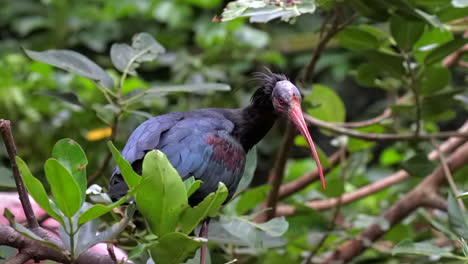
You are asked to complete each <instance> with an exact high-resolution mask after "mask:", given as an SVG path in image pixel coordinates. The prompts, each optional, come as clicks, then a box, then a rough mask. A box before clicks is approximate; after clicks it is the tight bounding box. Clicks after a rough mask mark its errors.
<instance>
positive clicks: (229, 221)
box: [219, 215, 288, 248]
mask: <svg viewBox="0 0 468 264" xmlns="http://www.w3.org/2000/svg"><path fill="white" fill-rule="evenodd" d="M219 221H220V222H219V223H220V225H221V226H222V227H223V229H225V230H226V231H228V232H229V233H230V234H231V235H232V236H234V237H236V238H238V239H240V240H241V241H243V242H244V243H247V244H248V245H250V246H252V247H257V248H262V247H264V246H265V244H266V243H268V242H267V241H265V239H271V238H276V237H279V236H281V235H283V234H284V233H285V232H286V231H287V230H288V222H287V221H286V219H285V218H284V217H277V218H273V219H271V220H270V221H268V222H265V223H255V222H252V221H250V220H248V219H247V218H245V217H238V216H225V215H222V216H221V218H220V220H219Z"/></svg>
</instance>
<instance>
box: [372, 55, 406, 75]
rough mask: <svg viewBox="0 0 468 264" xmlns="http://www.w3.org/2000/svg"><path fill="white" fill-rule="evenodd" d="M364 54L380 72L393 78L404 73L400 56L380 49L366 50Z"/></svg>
mask: <svg viewBox="0 0 468 264" xmlns="http://www.w3.org/2000/svg"><path fill="white" fill-rule="evenodd" d="M365 55H366V57H367V58H368V59H369V62H370V63H371V64H372V65H374V66H375V67H376V68H377V69H378V71H379V73H380V74H385V75H388V76H392V77H395V78H401V76H402V75H404V74H405V68H404V67H403V58H402V57H401V56H398V55H394V54H387V53H383V52H380V51H367V52H366V53H365Z"/></svg>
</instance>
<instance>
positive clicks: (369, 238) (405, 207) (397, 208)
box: [323, 143, 468, 263]
mask: <svg viewBox="0 0 468 264" xmlns="http://www.w3.org/2000/svg"><path fill="white" fill-rule="evenodd" d="M467 163H468V143H465V144H464V145H462V146H461V147H460V148H458V149H457V150H456V151H455V152H454V153H453V154H452V155H450V157H449V158H448V160H447V165H448V167H449V168H450V171H452V172H453V171H456V170H458V169H460V168H462V167H463V166H465V165H466V164H467ZM444 179H445V173H444V169H443V167H442V165H439V166H438V167H437V168H436V169H435V170H434V171H433V172H432V173H431V174H430V175H429V176H427V177H426V178H425V179H424V180H423V181H422V182H421V183H419V184H418V185H417V186H416V187H415V188H414V189H413V190H411V191H410V192H409V193H408V194H406V195H405V196H404V197H403V198H402V199H400V200H399V201H398V202H397V203H395V204H394V205H393V206H392V207H391V208H389V209H388V210H387V211H386V212H385V213H384V214H383V215H382V217H383V218H384V219H385V220H386V221H387V222H388V223H389V226H390V228H391V227H393V226H394V225H396V224H397V223H399V222H400V221H402V220H403V219H404V218H406V217H407V216H408V215H409V214H410V213H412V212H413V211H414V210H416V209H417V208H418V207H420V206H423V205H424V200H427V199H438V198H435V197H436V196H434V195H437V190H438V188H439V186H440V185H441V184H442V182H443V181H444ZM437 196H438V195H437ZM388 230H389V229H386V230H384V229H382V228H381V226H380V225H378V224H377V223H376V224H373V225H371V226H370V227H368V228H367V229H365V230H364V231H363V232H361V233H360V234H359V235H358V236H357V237H356V238H355V239H353V240H350V241H347V242H346V243H344V244H343V245H341V246H339V247H338V248H337V249H336V250H335V251H334V252H333V253H332V254H331V255H330V256H328V257H327V258H326V260H325V261H324V262H323V263H336V262H342V263H343V262H348V261H350V260H351V259H353V258H354V257H355V256H357V255H359V254H361V253H362V252H363V251H364V250H366V249H367V248H368V247H369V246H370V245H371V244H372V242H373V241H375V240H377V239H378V238H380V237H381V236H382V235H384V234H385V232H387V231H388Z"/></svg>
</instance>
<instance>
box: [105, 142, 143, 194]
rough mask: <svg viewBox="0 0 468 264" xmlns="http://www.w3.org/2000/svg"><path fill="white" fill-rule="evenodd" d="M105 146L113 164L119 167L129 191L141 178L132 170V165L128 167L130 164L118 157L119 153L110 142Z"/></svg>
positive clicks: (120, 156)
mask: <svg viewBox="0 0 468 264" xmlns="http://www.w3.org/2000/svg"><path fill="white" fill-rule="evenodd" d="M107 146H108V147H109V150H110V151H111V153H112V156H113V157H114V160H115V163H117V166H118V167H119V170H120V173H121V174H122V176H123V178H124V180H125V183H127V185H128V187H129V188H130V189H132V188H134V187H136V186H137V185H138V184H139V183H140V182H141V176H140V175H138V174H137V173H136V172H135V171H134V170H133V168H132V165H130V163H128V161H127V160H126V159H124V158H123V157H122V155H120V152H119V151H118V150H117V149H116V148H115V146H114V144H112V142H111V141H109V142H108V143H107Z"/></svg>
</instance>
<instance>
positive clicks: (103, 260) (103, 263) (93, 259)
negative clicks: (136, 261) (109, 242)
mask: <svg viewBox="0 0 468 264" xmlns="http://www.w3.org/2000/svg"><path fill="white" fill-rule="evenodd" d="M39 229H41V228H40V227H38V228H36V229H35V230H34V232H35V233H36V234H38V233H39V234H40V236H41V237H43V238H44V234H43V233H44V232H45V233H47V234H48V235H47V236H50V237H52V236H51V235H50V234H49V233H48V232H47V231H45V230H43V229H42V231H39ZM51 240H54V241H53V242H58V243H60V242H59V240H58V239H57V238H53V239H51ZM0 245H6V246H10V247H14V248H17V249H18V250H19V253H18V254H17V256H15V257H17V258H16V260H15V258H12V259H10V260H9V261H20V260H24V259H26V256H27V257H28V259H34V260H35V261H40V260H46V259H48V260H53V261H56V262H59V263H70V260H69V259H68V258H67V256H65V255H64V254H63V252H60V251H59V250H57V249H55V248H51V247H49V246H47V245H45V244H42V243H40V242H38V241H35V240H32V239H30V238H27V237H25V236H23V235H22V234H20V233H18V232H16V230H14V229H13V228H12V227H10V226H7V225H3V224H0ZM20 255H21V256H20ZM18 256H19V257H18ZM12 263H22V262H10V264H12ZM88 263H95V264H114V261H113V260H112V259H111V258H110V257H109V256H107V255H102V254H98V253H95V252H92V251H90V250H88V251H86V252H84V253H82V254H81V255H80V257H79V258H78V260H76V261H75V262H74V264H88Z"/></svg>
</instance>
